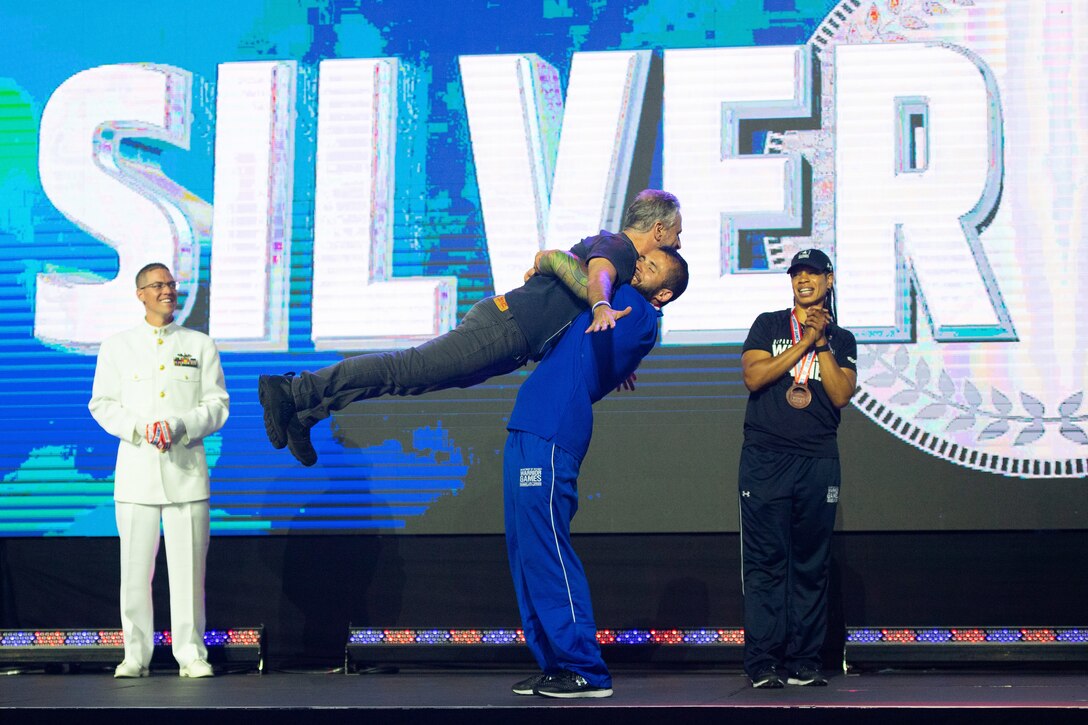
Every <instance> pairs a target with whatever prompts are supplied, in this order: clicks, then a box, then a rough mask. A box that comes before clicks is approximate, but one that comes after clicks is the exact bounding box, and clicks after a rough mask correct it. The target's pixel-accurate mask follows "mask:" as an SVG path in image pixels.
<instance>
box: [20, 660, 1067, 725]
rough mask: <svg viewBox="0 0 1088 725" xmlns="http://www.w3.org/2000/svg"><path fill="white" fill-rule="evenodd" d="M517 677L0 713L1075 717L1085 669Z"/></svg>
mask: <svg viewBox="0 0 1088 725" xmlns="http://www.w3.org/2000/svg"><path fill="white" fill-rule="evenodd" d="M529 673H530V671H528V670H505V669H504V670H470V669H464V670H455V669H443V670H436V669H428V670H423V669H420V670H402V671H400V672H399V673H384V674H366V675H345V674H342V673H333V672H321V673H317V672H314V673H300V672H295V673H285V672H273V673H270V674H266V675H256V674H251V675H237V674H236V675H225V676H220V677H216V678H215V679H210V680H186V679H182V678H179V677H178V676H177V674H176V670H169V669H165V670H154V671H153V674H152V676H151V677H149V678H144V679H138V680H115V679H113V677H111V676H110V674H109V673H108V671H101V672H94V673H92V672H87V671H84V672H83V673H81V674H68V675H48V674H22V675H13V676H8V677H2V678H0V718H3V720H4V721H5V722H11V723H56V722H65V721H72V722H76V721H78V720H79V719H93V720H98V721H101V718H103V717H118V718H121V717H124V718H126V719H131V718H133V717H135V718H137V719H141V720H142V719H144V718H147V719H148V720H152V719H153V721H154V722H156V723H175V722H177V723H181V722H185V723H192V722H193V721H194V720H196V719H199V721H200V722H201V723H202V724H204V723H227V722H230V723H238V722H243V723H247V722H259V723H268V724H270V725H278V724H279V723H292V724H294V723H300V722H305V723H342V722H365V723H367V724H368V725H384V724H386V723H417V722H426V723H438V724H443V723H451V724H460V723H466V724H471V725H492V724H494V725H500V724H501V725H510V724H517V725H535V724H537V723H542V724H543V723H562V724H563V725H580V724H581V723H586V724H589V723H592V724H593V725H611V724H612V723H640V724H641V723H647V724H652V725H665V724H667V723H684V724H685V725H687V724H688V723H692V724H693V725H701V724H702V723H715V724H716V725H720V724H721V723H744V724H745V725H748V724H752V725H762V724H763V723H790V725H806V724H807V723H825V722H830V723H836V724H837V725H853V724H855V723H861V724H866V725H868V724H870V723H880V724H881V725H889V724H890V725H898V724H900V723H943V724H950V725H957V724H961V723H962V724H971V725H973V724H974V723H979V724H981V723H985V724H986V725H995V724H1002V723H1016V724H1017V725H1022V724H1028V725H1034V724H1035V723H1077V722H1088V673H1086V672H1085V671H1083V670H1080V671H1061V670H1053V671H1038V672H1032V671H1018V672H1000V671H997V672H994V671H989V672H984V671H971V672H965V671H925V672H910V671H897V672H893V671H884V672H879V673H862V674H858V675H837V676H835V677H833V678H832V679H831V682H830V684H829V686H828V687H826V688H808V687H787V688H785V689H781V690H753V689H752V688H751V687H750V686H749V684H748V680H747V678H745V677H744V676H743V675H742V674H740V673H739V672H737V671H736V670H720V671H719V670H705V669H704V670H698V671H676V670H666V671H629V670H619V671H616V672H614V677H615V689H616V694H615V695H614V696H613V697H612V698H609V699H601V700H570V701H556V700H547V699H545V698H540V697H518V696H516V695H513V694H512V693H511V692H510V689H509V688H510V685H511V684H513V683H514V682H515V681H517V680H519V679H521V678H523V677H525V676H527V674H529Z"/></svg>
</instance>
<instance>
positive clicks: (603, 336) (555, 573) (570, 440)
mask: <svg viewBox="0 0 1088 725" xmlns="http://www.w3.org/2000/svg"><path fill="white" fill-rule="evenodd" d="M560 254H562V253H561V252H560ZM686 286H687V264H686V263H685V262H684V261H683V259H682V258H680V256H679V255H678V254H677V253H676V252H675V251H674V250H671V249H659V250H655V251H652V252H650V253H649V254H646V255H645V256H644V257H642V258H641V259H640V260H639V261H638V265H637V267H636V272H635V275H634V278H633V279H632V282H631V285H630V286H628V285H624V286H622V287H620V288H618V289H617V290H616V292H615V295H614V298H613V302H614V303H615V306H616V307H617V308H623V307H630V308H631V312H630V314H628V315H627V316H626V317H625V318H624V319H622V320H620V321H619V322H618V323H617V324H616V326H615V328H613V329H611V330H606V331H604V332H598V333H597V334H592V335H587V334H585V333H584V332H583V330H585V329H586V326H587V325H588V324H589V322H590V320H591V318H592V311H591V310H586V311H585V312H583V313H582V315H581V317H579V318H578V319H576V320H575V323H574V324H573V325H572V326H571V328H570V329H569V331H568V332H567V333H565V334H564V335H563V337H562V339H560V341H559V342H558V344H557V345H556V346H555V347H554V348H553V349H552V350H551V351H550V352H549V353H548V354H547V356H546V357H545V358H544V359H543V361H542V362H541V363H540V365H539V366H537V368H536V370H535V371H533V374H532V375H530V376H529V379H528V380H526V381H525V382H524V383H523V384H522V386H521V390H520V391H519V392H518V397H517V402H516V403H515V404H514V411H513V413H512V414H511V416H510V422H509V424H508V425H507V430H509V431H510V434H509V436H508V438H507V441H506V449H505V452H504V459H503V496H504V503H505V520H506V543H507V549H508V553H509V556H510V571H511V573H512V574H513V577H514V590H515V592H516V594H517V599H518V608H519V610H520V612H521V620H522V626H523V628H524V631H525V642H526V644H527V645H528V646H529V649H530V651H532V653H533V656H534V657H535V658H536V661H537V662H538V663H539V665H540V668H541V670H542V673H541V674H539V675H534V676H533V677H530V678H528V679H527V680H524V681H522V682H519V683H517V684H516V685H514V688H513V690H514V692H515V693H516V694H519V695H530V694H537V695H544V696H548V697H565V698H571V697H608V696H610V695H611V694H612V677H611V675H610V674H609V672H608V668H607V667H606V666H605V664H604V661H603V660H602V659H601V651H600V647H599V646H598V644H597V626H596V623H595V622H594V620H593V610H592V605H591V603H590V597H589V585H588V583H587V582H586V576H585V572H584V571H583V569H582V565H581V562H579V560H578V557H577V556H576V555H575V553H574V549H573V548H572V546H571V541H570V522H571V519H573V518H574V514H575V512H576V511H577V510H578V488H577V481H578V469H579V467H580V465H581V463H582V458H583V457H584V456H585V454H586V451H587V449H588V448H589V440H590V436H591V434H592V430H593V409H592V404H593V403H595V402H597V401H598V400H600V399H601V398H603V397H604V396H605V395H606V394H607V393H608V392H609V391H610V390H614V389H615V388H616V387H617V386H618V385H620V384H621V383H622V382H623V381H625V380H627V379H628V376H629V375H630V374H631V373H632V372H634V370H635V368H636V367H638V364H639V362H640V361H641V360H642V358H643V357H645V356H646V354H647V353H649V352H650V350H651V349H653V346H654V344H655V343H656V342H657V334H658V320H659V318H660V317H661V312H660V308H661V306H663V305H664V304H665V303H667V302H669V301H670V300H673V299H676V298H677V297H678V296H679V295H680V294H681V293H682V292H683V290H684V288H685V287H686Z"/></svg>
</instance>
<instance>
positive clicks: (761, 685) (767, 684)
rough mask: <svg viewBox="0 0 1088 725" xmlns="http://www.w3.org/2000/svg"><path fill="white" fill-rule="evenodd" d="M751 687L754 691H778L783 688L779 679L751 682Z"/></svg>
mask: <svg viewBox="0 0 1088 725" xmlns="http://www.w3.org/2000/svg"><path fill="white" fill-rule="evenodd" d="M752 687H753V688H754V689H756V690H780V689H782V687H783V684H782V680H780V679H777V678H775V679H768V680H759V681H753V682H752Z"/></svg>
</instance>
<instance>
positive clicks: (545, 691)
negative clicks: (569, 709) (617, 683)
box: [533, 670, 612, 698]
mask: <svg viewBox="0 0 1088 725" xmlns="http://www.w3.org/2000/svg"><path fill="white" fill-rule="evenodd" d="M533 692H535V693H536V694H538V695H543V696H544V697H564V698H574V697H612V688H611V687H594V686H593V685H591V684H589V683H588V682H587V681H586V678H584V677H582V676H581V675H579V674H578V673H577V672H571V671H570V670H563V671H562V672H560V673H558V674H555V675H548V676H547V677H545V678H544V682H542V683H541V684H539V685H537V686H536V689H534V690H533Z"/></svg>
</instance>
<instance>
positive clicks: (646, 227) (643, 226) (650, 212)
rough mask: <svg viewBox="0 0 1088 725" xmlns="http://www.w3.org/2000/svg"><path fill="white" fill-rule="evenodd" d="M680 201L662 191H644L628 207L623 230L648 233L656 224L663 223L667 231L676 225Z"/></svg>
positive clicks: (624, 216)
mask: <svg viewBox="0 0 1088 725" xmlns="http://www.w3.org/2000/svg"><path fill="white" fill-rule="evenodd" d="M679 211H680V200H679V199H677V198H676V197H675V196H674V195H672V194H670V193H669V192H667V191H662V190H661V189H643V190H642V191H640V192H639V193H638V196H636V197H635V200H634V201H632V202H631V206H629V207H627V211H626V212H625V213H624V215H623V228H624V229H633V230H634V231H636V232H648V231H650V229H651V228H652V227H653V225H654V222H661V224H662V225H664V226H665V228H666V229H671V228H672V227H673V226H674V225H675V224H676V214H677V212H679Z"/></svg>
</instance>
